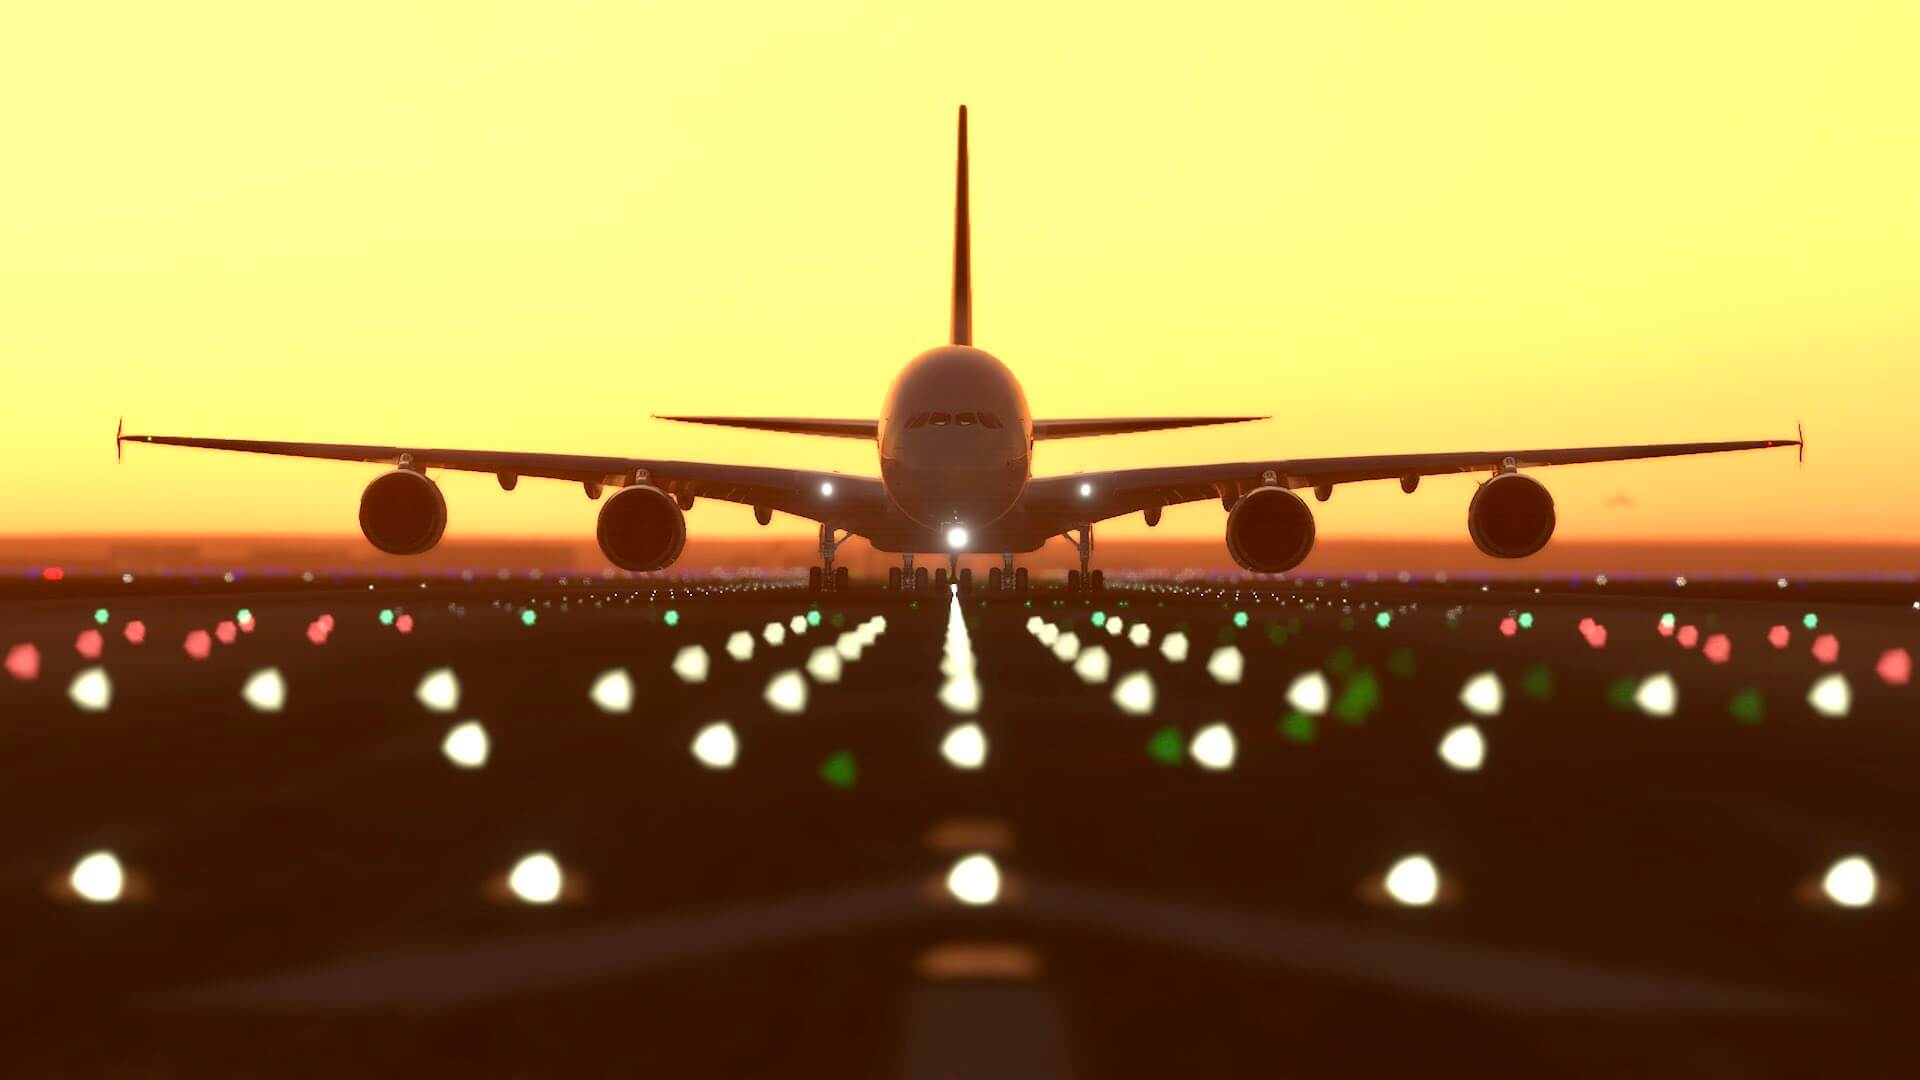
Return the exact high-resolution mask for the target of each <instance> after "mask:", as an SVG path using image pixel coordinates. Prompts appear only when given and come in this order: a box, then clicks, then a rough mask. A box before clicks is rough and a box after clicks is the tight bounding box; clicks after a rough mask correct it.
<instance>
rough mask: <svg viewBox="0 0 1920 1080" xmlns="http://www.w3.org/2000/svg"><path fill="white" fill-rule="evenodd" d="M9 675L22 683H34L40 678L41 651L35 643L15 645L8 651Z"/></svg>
mask: <svg viewBox="0 0 1920 1080" xmlns="http://www.w3.org/2000/svg"><path fill="white" fill-rule="evenodd" d="M7 674H9V675H11V676H13V677H14V678H16V679H18V680H20V681H21V682H32V681H33V680H35V679H37V678H39V677H40V650H39V649H38V648H36V647H35V646H34V644H33V642H31V641H29V642H26V643H24V644H20V645H15V646H14V647H13V648H11V649H8V650H7Z"/></svg>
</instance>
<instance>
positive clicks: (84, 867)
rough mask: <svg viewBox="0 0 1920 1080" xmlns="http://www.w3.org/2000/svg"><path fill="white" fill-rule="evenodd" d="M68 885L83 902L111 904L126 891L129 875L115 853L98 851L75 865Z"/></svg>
mask: <svg viewBox="0 0 1920 1080" xmlns="http://www.w3.org/2000/svg"><path fill="white" fill-rule="evenodd" d="M67 884H68V885H70V886H72V887H73V891H74V892H75V893H77V894H79V896H80V898H81V899H82V900H88V901H91V902H93V903H95V904H111V903H113V902H114V901H115V900H118V899H120V894H121V892H122V891H123V890H125V888H126V885H127V875H126V872H125V871H124V870H122V869H121V868H120V860H119V859H117V858H115V857H114V854H113V852H111V851H96V852H94V853H93V854H91V855H88V856H87V857H86V858H84V859H81V860H80V861H79V862H77V863H74V864H73V872H72V873H70V874H68V875H67Z"/></svg>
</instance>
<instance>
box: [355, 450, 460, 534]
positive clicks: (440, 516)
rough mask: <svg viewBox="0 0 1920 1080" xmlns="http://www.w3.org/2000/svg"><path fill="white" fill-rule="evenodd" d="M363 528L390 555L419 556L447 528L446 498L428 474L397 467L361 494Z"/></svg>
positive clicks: (377, 478) (361, 529)
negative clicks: (426, 475)
mask: <svg viewBox="0 0 1920 1080" xmlns="http://www.w3.org/2000/svg"><path fill="white" fill-rule="evenodd" d="M360 531H361V532H362V533H364V534H366V537H367V543H369V544H372V545H373V546H374V547H376V548H379V549H380V550H381V551H384V552H386V553H387V554H389V555H418V554H420V553H421V552H423V551H426V550H427V549H428V548H431V547H433V545H435V544H437V543H439V542H440V537H441V535H442V534H443V533H445V532H446V531H447V500H446V497H445V496H443V495H441V494H440V485H438V484H436V483H434V482H433V481H431V480H429V479H427V478H426V477H425V476H422V475H421V474H419V473H417V472H413V471H412V470H409V469H395V470H394V471H392V472H390V473H387V474H386V475H384V476H379V477H375V478H374V481H373V483H371V484H368V485H367V490H365V491H363V492H361V493H360Z"/></svg>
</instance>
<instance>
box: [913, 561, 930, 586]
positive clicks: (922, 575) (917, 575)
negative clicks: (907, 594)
mask: <svg viewBox="0 0 1920 1080" xmlns="http://www.w3.org/2000/svg"><path fill="white" fill-rule="evenodd" d="M927 577H928V575H927V568H926V567H924V566H922V567H920V568H918V569H916V570H915V571H914V572H913V591H914V592H926V591H927Z"/></svg>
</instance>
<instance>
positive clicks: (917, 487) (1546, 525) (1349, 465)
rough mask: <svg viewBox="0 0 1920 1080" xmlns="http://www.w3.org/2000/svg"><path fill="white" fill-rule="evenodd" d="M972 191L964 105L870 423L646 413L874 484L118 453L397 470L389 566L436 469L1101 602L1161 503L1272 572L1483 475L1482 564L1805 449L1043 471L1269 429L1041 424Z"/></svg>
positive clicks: (666, 560)
mask: <svg viewBox="0 0 1920 1080" xmlns="http://www.w3.org/2000/svg"><path fill="white" fill-rule="evenodd" d="M967 188H968V164H967V108H966V106H964V105H962V106H960V119H959V142H958V153H957V164H956V167H955V183H954V217H953V273H952V297H951V316H952V317H951V325H950V333H949V335H948V341H947V344H945V345H941V346H938V347H936V348H932V349H929V350H927V351H926V352H923V353H921V354H920V355H918V356H916V357H914V358H913V359H912V360H910V361H908V362H907V364H906V366H905V367H904V368H902V369H901V371H900V373H899V375H898V376H897V377H895V378H894V380H893V384H892V385H891V386H890V387H889V388H888V390H887V393H886V396H885V399H884V400H883V402H882V404H881V407H880V415H879V418H878V419H875V420H838V419H818V418H806V417H748V416H664V417H658V419H663V420H671V421H677V422H681V423H693V424H715V425H721V426H725V427H734V428H746V429H750V430H757V431H776V432H788V433H793V434H802V435H821V436H830V437H837V438H849V439H865V440H870V441H872V442H873V443H874V444H875V447H876V449H877V450H878V452H879V458H880V475H879V476H877V477H875V476H851V475H843V474H841V473H838V472H823V471H814V470H809V469H790V468H783V467H775V466H757V465H732V464H723V463H713V462H696V461H661V460H652V459H641V458H623V457H598V456H582V455H572V454H544V453H515V452H501V451H488V450H437V449H430V448H425V447H418V446H365V445H353V444H340V443H302V442H273V441H257V440H248V439H212V438H189V437H182V436H174V435H127V434H124V420H123V422H122V427H121V428H117V429H116V430H115V432H114V450H115V454H116V455H118V454H119V453H120V447H121V444H122V443H125V442H128V441H132V442H140V443H153V444H159V445H167V446H189V447H199V448H204V449H212V450H233V451H242V452H247V453H257V454H279V455H288V456H293V457H305V458H321V459H327V460H334V461H360V462H375V463H380V464H385V465H391V466H394V468H393V470H392V471H390V472H387V473H383V474H382V475H380V476H378V477H375V478H374V479H373V481H372V482H371V483H369V484H368V485H367V487H366V490H365V492H364V493H363V494H362V495H361V497H360V529H361V532H362V533H364V534H365V535H366V538H367V540H368V542H369V543H371V544H372V545H373V546H374V547H375V548H378V549H379V550H381V551H383V552H388V553H390V554H394V555H414V554H419V553H421V552H424V551H427V550H428V549H430V548H432V547H433V546H434V545H435V544H436V543H438V542H439V540H440V538H441V536H442V534H443V533H444V532H445V531H446V526H447V503H446V499H445V498H444V497H443V496H442V495H441V493H440V489H439V486H438V485H436V484H435V483H434V482H433V481H432V480H431V479H429V478H428V476H427V470H429V469H455V470H462V471H467V472H488V473H493V474H494V475H495V476H496V477H497V478H498V479H499V483H500V486H501V487H502V488H503V489H505V490H507V491H512V490H513V489H514V486H515V485H516V484H518V483H519V481H520V478H521V477H540V478H546V479H555V480H566V481H571V482H573V483H577V484H580V485H581V486H582V487H583V488H584V489H585V491H586V494H587V496H588V497H589V498H591V499H599V498H600V496H601V494H602V491H603V490H604V489H605V488H607V487H615V488H619V489H620V490H619V491H617V492H616V493H615V494H614V495H613V496H612V497H611V498H609V499H608V500H607V501H606V503H605V505H603V506H602V507H601V509H600V514H599V520H598V523H597V527H596V530H595V534H596V537H597V538H598V540H599V543H600V550H601V551H602V552H603V553H604V554H605V555H606V557H607V560H608V561H609V562H611V563H612V564H613V565H615V566H617V567H620V568H621V569H623V570H628V571H634V572H648V571H655V570H661V569H664V568H666V567H667V566H670V565H671V564H672V563H673V562H674V560H675V559H677V558H678V557H679V555H680V552H681V550H682V548H683V547H684V546H685V544H686V539H687V528H686V518H685V515H684V512H685V511H687V510H690V509H692V508H693V505H694V501H695V500H696V499H701V498H706V499H718V500H721V501H725V502H732V503H740V504H745V505H748V506H751V507H753V513H754V518H755V520H757V521H758V522H759V523H760V524H761V525H766V524H768V523H769V522H770V521H771V520H772V518H773V513H774V511H779V512H781V513H784V514H792V515H794V516H796V517H801V518H806V519H808V520H811V521H814V522H817V523H818V524H819V537H820V548H819V553H820V564H819V565H817V566H814V567H812V568H810V570H809V573H808V588H809V590H811V591H816V592H818V591H822V590H844V589H846V588H847V587H848V585H849V581H848V574H847V568H846V567H845V566H839V567H836V566H835V565H834V557H835V554H836V552H837V551H838V549H839V547H840V545H841V544H843V543H845V542H846V541H847V540H848V539H850V538H851V537H854V536H859V537H862V538H864V539H866V540H867V542H868V543H869V544H871V545H872V546H873V547H874V548H875V549H877V550H879V551H883V552H888V553H891V554H898V555H900V556H901V565H900V566H898V567H892V568H890V569H889V570H888V572H887V588H888V589H889V590H893V591H912V590H926V589H928V588H929V587H930V586H931V587H933V588H937V589H939V590H940V591H941V592H942V593H945V592H946V591H948V587H949V586H953V587H954V588H956V589H957V590H958V591H961V592H968V593H971V592H972V591H973V576H972V571H971V570H970V569H962V568H960V567H959V565H958V564H959V558H960V556H961V555H962V554H995V553H997V554H999V555H1000V556H1001V560H1002V565H1001V566H999V567H994V568H993V569H992V570H991V571H990V572H989V575H988V580H987V588H988V590H989V591H1009V592H1017V593H1025V592H1027V591H1028V589H1029V582H1028V575H1027V569H1026V568H1025V567H1016V566H1015V565H1014V563H1015V556H1016V555H1018V554H1025V553H1030V552H1033V551H1037V550H1039V549H1040V547H1041V546H1042V545H1044V544H1045V543H1047V541H1049V540H1051V539H1052V538H1054V537H1064V538H1065V539H1067V540H1068V541H1069V542H1070V543H1072V544H1073V545H1075V547H1076V548H1077V549H1078V553H1079V557H1080V568H1079V569H1078V570H1074V571H1069V573H1068V575H1067V589H1068V591H1069V592H1075V593H1077V592H1082V591H1087V592H1099V591H1101V590H1102V589H1104V587H1105V575H1104V574H1103V572H1102V571H1100V570H1098V569H1095V568H1093V567H1092V566H1091V565H1090V563H1091V560H1092V554H1093V529H1094V525H1095V524H1097V523H1099V522H1102V521H1107V520H1110V519H1112V518H1116V517H1121V516H1124V515H1128V514H1136V513H1137V514H1141V515H1142V516H1143V517H1144V519H1145V521H1146V523H1147V524H1148V525H1149V526H1153V525H1158V524H1159V522H1160V515H1161V512H1162V511H1163V510H1164V509H1165V508H1166V507H1169V506H1173V505H1176V504H1179V503H1186V502H1194V501H1199V500H1205V499H1219V500H1220V505H1221V508H1222V509H1223V510H1225V511H1226V515H1227V519H1226V547H1227V552H1228V554H1230V555H1231V556H1232V557H1233V559H1234V561H1235V562H1236V563H1238V564H1239V565H1240V566H1241V567H1243V568H1244V569H1246V570H1248V571H1251V572H1254V573H1282V572H1285V571H1287V570H1291V569H1293V568H1294V567H1296V566H1298V565H1300V563H1301V562H1302V561H1303V560H1305V559H1306V557H1307V554H1308V552H1310V551H1311V550H1312V548H1313V542H1314V535H1315V528H1314V519H1313V512H1312V510H1311V509H1309V508H1308V506H1307V503H1306V501H1305V500H1304V499H1302V498H1301V497H1300V496H1299V495H1297V494H1295V492H1296V491H1298V490H1301V489H1312V491H1313V493H1314V495H1315V497H1316V498H1317V499H1318V500H1319V501H1321V502H1325V501H1327V499H1329V498H1330V497H1332V494H1333V489H1334V487H1335V486H1336V485H1339V484H1351V483H1358V482H1361V481H1366V480H1398V481H1399V482H1400V487H1401V490H1403V491H1405V492H1407V493H1408V494H1412V493H1413V491H1414V489H1415V488H1416V487H1418V486H1419V483H1420V479H1421V478H1422V477H1425V476H1435V475H1440V474H1446V473H1472V472H1485V473H1487V474H1488V477H1487V479H1486V480H1484V481H1482V482H1481V483H1480V485H1479V487H1478V488H1477V489H1476V490H1475V492H1474V494H1473V498H1472V501H1471V502H1470V503H1468V506H1467V534H1468V536H1469V537H1470V538H1471V539H1472V541H1473V543H1474V545H1475V546H1476V547H1478V548H1479V549H1480V550H1481V551H1482V552H1484V553H1485V554H1487V555H1489V556H1493V557H1496V558H1503V559H1518V558H1524V557H1526V556H1528V555H1532V554H1534V553H1535V552H1537V551H1539V550H1540V549H1541V548H1543V547H1545V546H1546V544H1547V541H1548V540H1549V539H1551V538H1552V536H1553V532H1554V525H1555V515H1554V505H1553V497H1552V496H1551V495H1550V494H1548V492H1547V489H1546V488H1545V487H1544V486H1543V485H1542V484H1541V483H1540V482H1539V481H1538V480H1535V479H1533V478H1532V477H1531V476H1527V475H1523V474H1522V473H1521V472H1520V470H1521V469H1532V468H1538V467H1541V466H1547V465H1572V464H1577V463H1587V462H1599V461H1626V460H1633V459H1641V458H1658V457H1674V456H1678V455H1684V454H1710V453H1720V452H1725V451H1734V450H1761V449H1767V448H1771V447H1784V446H1795V447H1800V448H1801V451H1800V452H1801V454H1802V455H1803V456H1804V454H1805V445H1804V434H1803V433H1796V437H1795V438H1793V439H1763V440H1750V441H1745V442H1696V443H1660V444H1652V445H1641V446H1598V447H1577V448H1567V449H1551V450H1494V451H1466V452H1455V453H1440V454H1386V455H1375V456H1361V457H1337V458H1282V459H1276V460H1271V461H1243V462H1228V463H1221V464H1202V465H1174V466H1165V467H1154V468H1139V469H1114V470H1108V471H1104V472H1081V473H1075V474H1071V475H1062V476H1041V477H1036V476H1034V475H1033V458H1034V446H1035V444H1036V443H1039V442H1042V441H1046V440H1051V439H1073V438H1082V437H1086V436H1094V435H1119V434H1127V433H1135V432H1146V431H1165V430H1169V429H1174V428H1188V427H1198V426H1204V425H1210V424H1233V423H1242V422H1246V421H1251V420H1264V419H1268V418H1267V417H1260V416H1146V417H1124V418H1095V419H1069V420H1047V419H1035V418H1034V416H1033V414H1032V412H1031V411H1030V410H1029V409H1028V407H1027V399H1026V395H1025V393H1023V392H1022V390H1021V388H1020V381H1019V380H1018V379H1017V378H1015V377H1014V374H1013V372H1012V371H1011V370H1009V369H1008V368H1007V366H1006V365H1005V364H1003V363H1001V362H1000V360H999V359H997V358H996V357H994V356H993V355H991V354H989V353H987V352H985V351H984V350H981V349H979V348H976V347H975V346H974V344H973V270H972V240H971V233H972V225H971V215H970V213H969V210H968V191H967ZM916 554H921V555H926V554H936V555H944V556H945V557H946V561H947V566H946V568H945V569H942V570H939V571H937V573H936V574H935V575H934V576H933V577H932V578H931V579H930V578H929V575H928V572H927V568H926V567H924V566H922V567H919V568H917V569H916V568H915V567H914V565H913V560H914V556H915V555H916Z"/></svg>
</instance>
